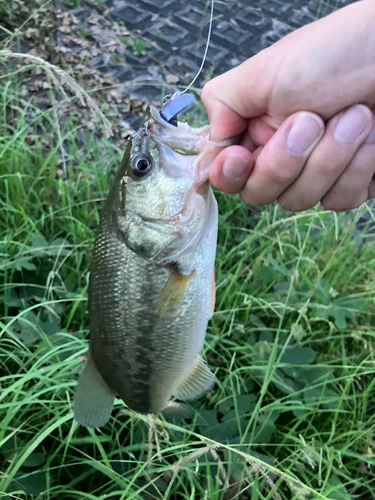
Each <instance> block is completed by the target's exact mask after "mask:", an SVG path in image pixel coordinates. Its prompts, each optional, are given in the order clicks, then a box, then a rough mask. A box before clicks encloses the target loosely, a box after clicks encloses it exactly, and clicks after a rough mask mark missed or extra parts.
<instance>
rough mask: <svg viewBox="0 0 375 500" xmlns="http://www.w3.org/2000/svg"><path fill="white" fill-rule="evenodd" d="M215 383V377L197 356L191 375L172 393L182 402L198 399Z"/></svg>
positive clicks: (200, 357)
mask: <svg viewBox="0 0 375 500" xmlns="http://www.w3.org/2000/svg"><path fill="white" fill-rule="evenodd" d="M215 382H216V377H215V375H214V374H213V373H212V371H211V370H210V369H209V368H208V366H207V365H206V363H205V362H204V361H203V358H202V356H198V357H197V360H196V362H195V364H194V367H193V369H192V371H191V373H190V374H189V376H188V378H187V379H186V380H185V382H183V383H182V384H181V385H180V387H179V388H178V389H177V391H176V392H175V393H174V396H175V397H176V398H178V399H182V400H183V401H190V400H192V399H198V398H199V397H201V396H203V395H204V394H205V393H206V392H208V391H209V390H210V389H212V388H213V386H214V385H215Z"/></svg>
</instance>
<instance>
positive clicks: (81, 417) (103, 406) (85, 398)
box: [74, 358, 115, 427]
mask: <svg viewBox="0 0 375 500" xmlns="http://www.w3.org/2000/svg"><path fill="white" fill-rule="evenodd" d="M114 402H115V394H114V392H113V391H112V390H111V389H110V388H109V387H108V385H107V384H106V383H105V382H104V380H103V378H102V376H101V375H100V373H99V372H98V370H97V368H96V366H95V364H94V362H93V360H92V359H91V358H89V359H88V361H87V363H86V366H85V368H84V370H83V373H82V375H81V378H80V379H79V382H78V387H77V391H76V396H75V399H74V417H75V419H76V420H77V422H78V423H79V424H80V425H83V426H84V427H102V426H103V425H105V424H106V423H107V422H108V420H109V418H110V416H111V413H112V408H113V403H114Z"/></svg>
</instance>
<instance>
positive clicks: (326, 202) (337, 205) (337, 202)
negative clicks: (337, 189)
mask: <svg viewBox="0 0 375 500" xmlns="http://www.w3.org/2000/svg"><path fill="white" fill-rule="evenodd" d="M367 199H368V193H367V192H362V193H361V194H359V195H357V196H353V197H352V198H349V199H348V197H342V196H340V197H336V196H335V197H333V196H326V197H324V198H323V199H322V201H321V205H322V207H323V208H325V209H326V210H329V211H330V212H348V211H349V210H354V209H355V208H359V207H360V206H361V205H363V203H365V201H367Z"/></svg>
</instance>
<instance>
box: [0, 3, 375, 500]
mask: <svg viewBox="0 0 375 500" xmlns="http://www.w3.org/2000/svg"><path fill="white" fill-rule="evenodd" d="M38 5H39V9H40V10H38ZM9 7H10V4H9V2H4V1H2V0H0V14H1V13H2V12H6V16H7V17H6V19H7V23H6V24H4V25H3V34H2V35H1V37H2V47H3V49H2V51H1V52H0V61H1V63H2V66H1V76H2V77H1V79H0V89H1V103H0V200H1V211H0V232H1V236H0V252H1V257H2V258H1V261H0V276H1V278H0V295H1V297H2V300H1V306H0V313H1V322H0V374H1V382H0V383H1V391H0V453H1V455H0V474H1V475H0V492H1V495H2V498H9V499H10V498H12V499H25V498H27V499H38V500H39V499H40V500H46V499H49V500H53V499H59V500H60V499H66V500H68V499H69V500H72V499H79V500H81V499H94V498H95V499H103V500H104V499H116V500H117V499H124V500H130V499H147V500H148V499H164V498H165V499H204V498H207V499H210V500H211V499H213V500H215V499H222V500H230V499H251V500H260V499H268V500H271V499H279V498H281V499H283V500H284V499H285V500H287V499H288V500H308V499H311V500H313V499H323V500H325V499H337V500H341V499H343V500H349V499H353V498H358V499H360V500H362V499H363V500H367V499H369V500H370V499H375V493H374V491H375V474H374V470H375V458H374V452H375V438H374V428H375V417H374V414H375V393H374V380H375V378H374V374H375V358H374V356H375V333H374V292H375V290H374V288H375V287H374V277H375V250H374V242H373V235H372V224H371V221H372V219H373V214H372V212H371V211H370V210H368V209H367V207H366V206H364V207H362V208H361V209H360V210H358V211H355V212H352V213H350V214H341V215H335V214H332V213H328V212H326V211H324V210H323V209H322V208H321V207H317V208H316V209H314V210H312V211H309V212H305V213H302V214H289V213H285V212H283V211H282V210H281V209H280V208H279V207H277V206H272V207H269V208H267V209H264V210H257V211H254V210H252V209H250V208H249V207H247V206H245V205H244V204H243V203H242V202H241V200H240V199H239V198H238V197H231V196H226V195H223V194H221V193H216V195H217V198H218V201H219V208H220V220H219V243H218V254H217V261H216V277H217V305H216V311H215V314H214V317H213V319H212V321H211V322H210V325H209V329H208V333H207V338H206V344H205V349H204V356H205V358H206V359H207V361H208V364H209V366H210V368H211V369H212V370H213V371H214V372H215V373H216V376H217V379H218V384H217V386H216V387H215V389H214V390H213V391H212V392H211V393H210V394H208V395H207V396H205V397H204V398H202V399H201V400H199V401H197V402H195V403H194V407H195V408H196V410H197V413H196V417H195V418H194V419H193V420H185V421H183V420H182V421H174V422H167V421H166V420H164V419H162V418H161V417H160V419H157V420H156V428H157V432H158V441H159V444H160V452H159V451H158V450H157V448H156V447H155V449H152V450H151V454H152V460H149V456H148V454H149V452H150V450H149V449H148V442H147V441H148V419H147V418H146V417H142V416H140V415H137V414H135V413H134V412H132V411H130V410H128V409H127V408H126V407H125V406H124V405H123V403H122V402H121V401H118V402H117V403H116V408H115V411H114V412H113V416H112V418H111V420H110V422H109V423H108V425H106V426H105V427H104V428H103V429H102V430H100V431H89V430H87V429H84V428H81V427H79V426H78V425H77V424H76V423H75V422H74V420H73V414H72V400H73V397H74V391H75V386H76V380H77V377H78V374H79V371H80V369H81V366H82V359H83V358H84V356H85V354H86V352H87V338H88V318H87V284H88V273H89V265H90V258H91V250H92V245H93V242H94V238H95V231H96V227H97V224H98V217H99V213H100V209H101V208H102V206H103V202H104V199H105V197H106V196H107V193H108V188H109V185H110V182H111V172H112V171H113V170H114V169H116V167H117V165H118V163H119V161H120V159H121V155H122V152H123V148H124V145H125V143H126V142H127V137H128V135H129V134H130V133H132V130H133V127H134V126H136V124H137V123H138V122H139V121H141V120H142V115H143V114H144V112H145V109H146V107H145V103H143V102H142V99H140V98H139V97H137V96H133V98H132V99H131V100H129V99H127V98H126V92H124V89H123V87H121V85H120V86H119V85H118V82H117V81H116V80H115V79H114V77H113V76H108V75H103V74H102V73H101V72H100V71H98V70H97V69H94V68H92V67H90V66H89V64H87V63H86V62H87V60H88V59H89V58H90V57H91V56H92V57H97V56H100V54H97V56H93V53H94V52H93V51H99V52H100V50H102V49H101V47H100V43H102V42H103V39H104V38H103V37H100V36H98V40H99V41H98V42H95V40H94V38H93V35H92V33H91V31H90V33H88V32H84V31H80V32H78V33H76V32H74V26H77V25H78V24H79V23H75V17H74V14H71V13H67V12H66V11H65V10H61V11H58V6H56V5H53V6H51V5H48V6H47V7H42V4H35V2H31V1H30V2H26V3H24V4H22V3H20V2H14V3H13V4H12V5H11V7H12V8H11V9H10V10H9ZM2 9H3V10H2ZM30 12H32V16H31V17H30ZM3 15H4V14H3ZM100 19H102V18H100ZM94 21H95V22H94ZM102 22H103V23H104V24H103V25H102V24H100V23H102ZM105 22H107V21H105ZM105 22H104V21H102V20H100V21H98V20H95V19H93V24H92V26H98V25H100V29H101V30H102V29H106V26H105ZM108 22H109V21H108ZM57 27H59V28H57ZM16 28H18V31H15V29H16ZM61 28H63V31H61ZM57 29H59V30H60V32H61V33H62V34H63V35H64V37H70V42H69V43H71V45H70V47H68V49H71V51H69V50H65V49H64V48H63V47H64V46H63V45H61V44H59V42H58V39H57V38H56V37H55V36H54V33H56V30H57ZM79 29H80V28H79ZM82 29H83V28H82ZM85 29H86V28H85ZM98 29H99V28H98ZM33 30H34V31H33ZM35 30H37V31H35ZM69 30H70V32H69ZM64 31H65V32H67V33H64ZM72 31H73V33H72ZM87 31H89V30H87ZM94 31H95V30H94ZM100 33H102V31H101V32H100ZM111 33H114V34H115V35H116V37H118V38H120V39H125V40H128V41H127V42H126V43H124V45H125V46H126V50H130V49H131V50H132V53H133V55H134V57H135V58H137V54H138V55H139V56H140V57H142V53H143V51H144V50H145V49H144V47H143V46H142V45H139V44H138V49H137V42H139V41H140V40H139V39H138V38H137V37H136V36H134V34H133V33H132V32H131V31H130V30H129V31H128V27H127V26H126V25H125V26H121V25H116V24H114V25H113V24H111ZM113 36H114V35H113ZM85 40H89V42H90V43H88V44H86V45H85V43H84V41H85ZM116 40H117V39H116ZM116 40H115V42H114V45H113V46H115V47H116V50H117V49H118V48H119V47H120V44H119V42H118V41H116ZM108 43H112V42H110V41H108ZM116 44H117V45H116ZM109 46H110V45H109ZM74 47H78V48H77V53H75V52H74V50H73V48H74ZM82 47H83V48H82ZM129 48H130V49H129ZM83 50H86V51H88V52H89V54H88V55H87V54H86V55H85V53H84V55H83V56H82V51H83ZM30 51H31V54H30ZM25 52H29V55H31V56H32V57H33V58H34V59H30V58H29V59H25V58H24V53H25ZM80 54H81V55H80ZM81 56H82V57H81ZM86 57H87V59H86ZM45 60H47V61H48V63H49V64H46V63H45V62H44V61H45ZM51 65H52V66H51ZM186 118H187V120H188V121H189V122H190V123H193V124H199V123H202V122H204V120H205V119H206V118H205V116H204V114H203V109H202V107H201V106H200V105H198V106H197V107H196V108H195V109H194V110H193V111H192V112H191V113H190V115H188V116H187V117H186ZM364 214H367V218H368V220H369V222H368V223H362V224H361V225H360V226H359V225H358V224H357V222H358V221H359V220H360V219H361V218H362V216H363V215H364ZM362 221H363V219H362Z"/></svg>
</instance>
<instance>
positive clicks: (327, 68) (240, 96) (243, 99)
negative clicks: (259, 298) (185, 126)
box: [202, 0, 375, 211]
mask: <svg viewBox="0 0 375 500" xmlns="http://www.w3.org/2000/svg"><path fill="white" fill-rule="evenodd" d="M202 100H203V103H204V105H205V107H206V109H207V112H208V116H209V118H210V122H211V138H212V140H214V141H221V140H223V139H225V138H228V137H231V136H235V135H238V134H240V133H242V134H243V135H242V140H241V143H240V145H238V146H230V147H228V148H226V149H225V150H224V151H222V152H221V153H220V155H218V157H217V158H216V160H215V162H214V164H213V166H212V168H211V174H210V179H211V182H212V184H213V185H214V186H216V187H217V188H218V189H221V190H222V191H224V192H227V193H236V192H240V193H241V195H242V198H243V199H244V201H245V202H247V203H249V204H250V205H253V206H261V205H267V204H269V203H272V202H274V201H275V200H278V202H279V203H280V204H281V206H282V207H283V208H285V209H287V210H290V211H301V210H306V209H308V208H311V207H313V206H315V205H316V204H317V203H319V202H321V203H322V205H323V206H324V207H325V208H327V209H330V210H335V211H343V210H349V209H352V208H355V207H358V206H359V205H361V204H362V203H363V202H364V201H366V200H367V199H369V198H372V197H374V196H375V181H374V180H373V174H374V172H375V119H374V116H373V113H372V111H371V109H374V108H375V2H374V1H373V0H363V1H361V2H358V3H356V4H353V5H350V6H348V7H346V8H344V9H341V10H340V11H338V12H336V13H334V14H332V15H331V16H328V17H327V18H324V19H322V20H320V21H317V22H315V23H312V24H310V25H308V26H305V27H304V28H301V29H300V30H298V31H296V32H294V33H292V34H291V35H289V36H287V37H285V38H284V39H283V40H281V41H280V42H278V43H276V44H275V45H273V46H272V47H270V48H268V49H266V50H264V51H262V52H260V53H259V54H257V55H256V56H255V57H253V58H251V59H249V60H248V61H246V62H245V63H243V64H242V65H241V66H239V67H237V68H235V69H233V70H231V71H229V72H227V73H225V74H224V75H221V76H219V77H217V78H215V79H214V80H212V81H211V82H209V83H208V84H207V85H206V86H205V88H204V89H203V93H202ZM358 103H361V104H358Z"/></svg>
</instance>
